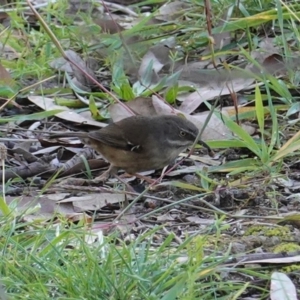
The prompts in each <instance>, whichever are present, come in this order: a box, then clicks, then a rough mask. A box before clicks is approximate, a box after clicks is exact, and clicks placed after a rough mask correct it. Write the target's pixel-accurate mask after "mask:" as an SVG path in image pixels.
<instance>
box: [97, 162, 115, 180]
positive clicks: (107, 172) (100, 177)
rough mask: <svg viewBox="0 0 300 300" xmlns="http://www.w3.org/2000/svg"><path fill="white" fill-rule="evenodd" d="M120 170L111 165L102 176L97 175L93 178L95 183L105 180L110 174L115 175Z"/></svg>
mask: <svg viewBox="0 0 300 300" xmlns="http://www.w3.org/2000/svg"><path fill="white" fill-rule="evenodd" d="M117 172H118V168H117V167H114V166H113V165H110V166H109V168H108V170H106V171H105V172H103V173H102V174H101V175H100V176H97V177H96V178H94V179H93V180H92V182H93V183H100V182H105V181H107V179H108V178H109V177H110V176H115V175H116V174H117Z"/></svg>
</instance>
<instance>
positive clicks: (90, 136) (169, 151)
mask: <svg viewBox="0 0 300 300" xmlns="http://www.w3.org/2000/svg"><path fill="white" fill-rule="evenodd" d="M198 133H199V129H198V128H197V127H196V126H195V124H194V123H192V122H191V121H189V120H187V119H186V118H184V117H181V116H177V115H156V116H142V115H135V116H131V117H128V118H125V119H122V120H120V121H118V122H115V123H111V124H109V125H107V126H106V127H103V128H101V129H99V130H95V131H90V132H63V133H52V134H50V138H61V137H77V138H79V139H80V140H81V142H82V143H84V144H86V145H88V146H90V147H91V148H93V149H94V150H96V151H97V152H98V153H100V154H102V156H103V157H104V158H105V159H106V160H107V161H108V162H110V167H109V169H108V170H107V171H106V172H104V173H103V174H102V175H101V176H98V177H97V179H98V180H99V181H106V180H107V179H108V178H109V177H110V176H113V175H116V174H117V172H118V171H119V170H120V169H122V170H124V171H125V172H126V173H129V174H136V173H139V172H144V171H149V170H157V169H162V168H164V167H165V166H167V165H169V164H171V163H172V162H174V160H175V159H176V157H177V156H178V155H179V154H180V153H181V152H182V151H184V150H186V149H187V148H188V147H189V146H192V145H193V143H194V141H195V140H196V139H197V136H198ZM200 143H202V144H204V146H205V147H207V148H208V149H209V147H208V146H207V145H206V144H205V143H203V142H202V141H201V142H200Z"/></svg>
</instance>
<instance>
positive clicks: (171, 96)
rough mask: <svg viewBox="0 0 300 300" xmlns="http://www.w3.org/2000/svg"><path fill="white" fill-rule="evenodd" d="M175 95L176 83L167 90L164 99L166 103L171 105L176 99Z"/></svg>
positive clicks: (176, 92)
mask: <svg viewBox="0 0 300 300" xmlns="http://www.w3.org/2000/svg"><path fill="white" fill-rule="evenodd" d="M177 94H178V83H176V84H175V85H173V86H171V87H169V88H167V90H166V92H165V97H164V98H165V100H166V101H167V102H168V103H170V104H173V103H174V102H175V100H176V98H177Z"/></svg>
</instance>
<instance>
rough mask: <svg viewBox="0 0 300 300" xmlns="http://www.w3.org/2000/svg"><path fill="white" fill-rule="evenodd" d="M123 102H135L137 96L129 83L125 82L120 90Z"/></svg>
mask: <svg viewBox="0 0 300 300" xmlns="http://www.w3.org/2000/svg"><path fill="white" fill-rule="evenodd" d="M119 96H120V97H121V98H122V99H123V100H126V101H128V100H133V99H134V98H135V94H134V92H133V90H132V88H131V86H130V84H129V83H128V82H124V83H123V84H122V86H121V89H120V95H119Z"/></svg>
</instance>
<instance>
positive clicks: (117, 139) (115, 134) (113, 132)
mask: <svg viewBox="0 0 300 300" xmlns="http://www.w3.org/2000/svg"><path fill="white" fill-rule="evenodd" d="M89 138H91V139H94V140H96V141H99V142H101V143H103V144H106V145H108V146H111V147H115V148H119V149H123V150H126V151H133V150H135V149H137V148H138V146H139V144H135V143H133V142H132V141H130V140H128V139H127V138H126V136H125V135H124V132H123V130H122V128H120V126H118V125H116V124H114V123H113V124H110V125H109V126H107V127H104V128H102V129H101V130H97V131H93V132H90V133H89Z"/></svg>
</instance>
